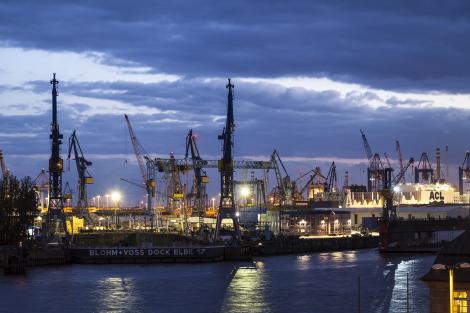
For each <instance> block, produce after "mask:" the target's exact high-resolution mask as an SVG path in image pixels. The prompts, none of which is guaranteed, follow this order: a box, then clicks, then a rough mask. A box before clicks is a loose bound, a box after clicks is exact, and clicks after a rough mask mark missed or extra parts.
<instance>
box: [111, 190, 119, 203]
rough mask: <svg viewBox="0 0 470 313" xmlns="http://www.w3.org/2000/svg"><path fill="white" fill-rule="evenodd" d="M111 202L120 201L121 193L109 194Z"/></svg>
mask: <svg viewBox="0 0 470 313" xmlns="http://www.w3.org/2000/svg"><path fill="white" fill-rule="evenodd" d="M111 200H113V201H119V200H121V193H120V192H119V191H113V192H111Z"/></svg>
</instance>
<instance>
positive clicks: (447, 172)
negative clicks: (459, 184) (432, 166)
mask: <svg viewBox="0 0 470 313" xmlns="http://www.w3.org/2000/svg"><path fill="white" fill-rule="evenodd" d="M446 180H447V181H449V145H446Z"/></svg>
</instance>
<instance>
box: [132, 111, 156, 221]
mask: <svg viewBox="0 0 470 313" xmlns="http://www.w3.org/2000/svg"><path fill="white" fill-rule="evenodd" d="M124 118H125V119H126V124H127V129H128V130H129V137H130V138H131V142H132V148H133V149H134V154H135V157H136V159H137V164H138V165H139V171H140V175H141V177H142V180H143V182H144V185H145V190H146V192H147V213H148V214H150V215H151V216H152V227H153V220H154V218H153V217H154V215H155V212H154V207H153V203H154V201H153V200H154V198H155V189H156V181H155V178H154V174H155V173H154V171H153V170H152V169H150V168H149V164H148V163H149V160H150V158H149V157H148V155H147V153H146V152H145V150H144V148H143V147H142V145H141V144H140V142H139V140H138V139H137V136H136V134H135V132H134V128H133V127H132V124H131V122H130V120H129V117H128V116H127V114H124Z"/></svg>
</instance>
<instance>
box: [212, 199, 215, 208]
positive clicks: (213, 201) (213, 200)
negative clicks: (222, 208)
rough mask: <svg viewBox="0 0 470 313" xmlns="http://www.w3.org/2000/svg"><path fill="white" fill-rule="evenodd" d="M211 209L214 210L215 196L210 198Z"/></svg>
mask: <svg viewBox="0 0 470 313" xmlns="http://www.w3.org/2000/svg"><path fill="white" fill-rule="evenodd" d="M212 210H215V198H212Z"/></svg>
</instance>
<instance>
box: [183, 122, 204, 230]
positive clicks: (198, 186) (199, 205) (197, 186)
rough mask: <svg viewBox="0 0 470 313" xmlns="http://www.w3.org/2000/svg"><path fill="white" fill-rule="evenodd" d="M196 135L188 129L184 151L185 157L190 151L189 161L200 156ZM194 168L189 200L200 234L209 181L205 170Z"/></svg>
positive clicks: (202, 228) (198, 158)
mask: <svg viewBox="0 0 470 313" xmlns="http://www.w3.org/2000/svg"><path fill="white" fill-rule="evenodd" d="M196 139H197V137H196V135H194V134H193V130H192V129H190V130H189V132H188V135H187V136H186V153H185V159H187V158H188V157H189V153H191V161H192V162H195V161H200V160H201V156H200V155H199V149H198V147H197V143H196ZM193 169H194V183H193V188H192V192H191V200H192V202H193V209H194V210H195V211H196V213H197V215H198V217H199V230H200V232H201V235H202V231H203V230H204V227H203V226H204V213H205V209H206V207H207V193H206V184H207V183H209V177H208V176H207V174H206V171H205V170H204V169H202V168H200V167H196V166H193Z"/></svg>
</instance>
